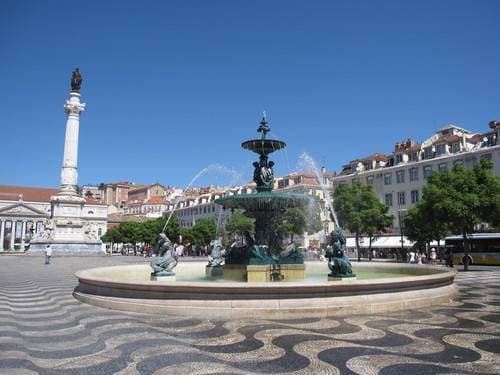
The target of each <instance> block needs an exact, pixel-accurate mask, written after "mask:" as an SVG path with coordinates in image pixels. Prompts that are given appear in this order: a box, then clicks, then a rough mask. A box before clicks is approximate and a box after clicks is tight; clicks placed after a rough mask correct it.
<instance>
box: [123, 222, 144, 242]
mask: <svg viewBox="0 0 500 375" xmlns="http://www.w3.org/2000/svg"><path fill="white" fill-rule="evenodd" d="M142 230H143V226H142V224H141V223H136V222H133V221H127V222H125V223H121V224H120V226H119V227H118V232H119V234H120V236H121V242H123V243H131V244H134V247H135V244H136V243H137V242H141V240H142V238H143V235H142Z"/></svg>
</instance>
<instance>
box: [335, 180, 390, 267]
mask: <svg viewBox="0 0 500 375" xmlns="http://www.w3.org/2000/svg"><path fill="white" fill-rule="evenodd" d="M333 206H334V209H335V212H336V213H337V218H338V220H339V225H340V226H341V227H342V228H346V229H347V230H348V231H349V232H351V233H353V234H354V236H355V241H356V250H357V252H358V261H361V252H360V250H359V237H360V236H361V235H362V234H364V233H366V234H368V235H370V233H371V235H372V236H373V234H374V233H375V231H383V230H384V229H385V227H386V226H387V225H388V224H390V223H391V222H392V220H393V217H392V215H387V208H386V207H385V205H384V204H382V203H381V202H380V201H379V200H378V198H377V196H376V195H375V193H374V192H373V190H372V187H371V185H366V184H361V183H356V184H353V185H346V184H341V185H339V186H337V188H336V189H335V190H334V192H333ZM386 224H387V225H386Z"/></svg>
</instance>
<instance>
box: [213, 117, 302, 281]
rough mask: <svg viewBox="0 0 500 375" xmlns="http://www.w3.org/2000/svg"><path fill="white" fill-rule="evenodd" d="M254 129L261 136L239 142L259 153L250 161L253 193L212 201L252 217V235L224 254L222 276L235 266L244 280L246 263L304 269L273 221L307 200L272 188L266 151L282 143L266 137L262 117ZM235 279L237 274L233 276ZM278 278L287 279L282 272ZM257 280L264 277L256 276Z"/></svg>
mask: <svg viewBox="0 0 500 375" xmlns="http://www.w3.org/2000/svg"><path fill="white" fill-rule="evenodd" d="M257 131H258V132H259V133H261V138H259V139H252V140H248V141H245V142H243V143H242V144H241V146H242V147H243V148H245V149H247V150H250V151H252V152H255V153H257V154H258V155H259V161H256V162H254V163H253V166H254V173H253V180H254V182H255V184H256V190H257V193H255V194H241V195H232V196H226V197H222V198H219V199H217V200H216V201H215V203H217V204H220V205H222V206H223V207H224V208H225V209H227V208H230V209H242V210H245V211H246V215H247V216H249V217H252V218H254V219H255V222H254V224H255V236H252V235H251V234H250V233H246V234H245V245H244V246H231V247H230V248H229V249H228V252H227V254H226V257H225V266H224V267H225V268H224V272H225V275H230V274H232V272H230V271H229V270H230V269H232V270H235V269H238V270H239V271H238V272H240V271H241V273H243V274H244V276H243V279H246V280H248V281H250V279H251V277H249V275H248V271H249V270H250V269H253V268H252V267H250V268H249V267H247V266H269V265H274V266H275V267H274V270H275V272H276V269H281V270H283V272H285V271H286V269H288V268H289V269H294V270H295V269H302V270H303V269H304V256H303V254H302V252H301V251H299V249H298V248H297V246H295V245H294V244H286V243H284V240H285V239H284V238H283V236H282V234H280V233H279V232H278V231H276V230H275V223H277V222H279V221H280V220H283V214H284V213H285V212H286V210H287V209H289V208H293V207H299V208H303V207H306V206H307V204H308V202H309V199H310V198H309V197H307V196H306V195H304V194H292V193H275V192H273V191H272V190H273V185H274V173H273V166H274V162H273V161H271V160H269V154H271V153H273V152H274V151H277V150H280V149H283V148H285V147H286V144H285V142H283V141H279V140H276V139H268V138H267V133H268V132H269V131H270V128H269V126H268V123H267V121H266V118H265V117H263V118H262V121H261V122H260V127H259V128H258V129H257ZM276 265H277V266H278V267H277V266H276ZM289 265H295V266H296V267H291V266H289ZM254 268H255V267H254ZM267 268H269V267H267ZM226 271H227V272H226ZM285 273H286V272H285ZM293 274H294V275H295V276H293V279H297V277H298V279H302V278H303V272H302V273H300V272H295V271H294V272H293ZM297 275H298V276H297ZM233 276H234V275H233ZM233 276H229V278H235V277H233ZM296 276H297V277H296ZM224 278H226V276H224ZM236 279H239V277H238V276H237V277H236ZM268 279H269V275H267V276H266V279H265V281H267V280H268ZM282 279H284V280H287V277H286V275H285V276H284V278H282ZM259 281H264V280H261V279H259Z"/></svg>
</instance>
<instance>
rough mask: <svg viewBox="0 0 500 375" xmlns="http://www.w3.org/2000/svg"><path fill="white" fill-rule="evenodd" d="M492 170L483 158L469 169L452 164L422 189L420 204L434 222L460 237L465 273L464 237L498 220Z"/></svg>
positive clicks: (499, 188) (499, 192)
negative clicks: (484, 224)
mask: <svg viewBox="0 0 500 375" xmlns="http://www.w3.org/2000/svg"><path fill="white" fill-rule="evenodd" d="M492 168H493V163H492V162H491V161H489V160H485V159H482V160H480V161H479V163H477V164H476V165H475V166H474V167H473V168H472V169H466V168H464V167H463V166H461V165H455V166H454V167H453V170H452V171H450V172H442V173H433V174H432V175H431V176H430V177H429V179H428V181H427V184H426V186H424V189H423V201H424V202H425V204H426V205H428V206H429V207H430V208H431V209H432V210H433V212H434V215H435V217H436V219H437V220H440V221H442V222H444V223H446V225H447V227H448V228H449V229H450V231H451V232H453V233H457V234H461V235H462V237H463V242H464V252H465V256H464V270H465V271H467V270H468V268H469V267H468V266H469V261H470V257H469V251H470V243H469V240H468V235H469V234H471V233H473V232H474V228H475V227H476V226H477V225H478V224H479V223H481V222H487V223H491V224H492V225H497V224H498V222H499V220H500V179H499V177H498V176H495V175H494V174H493V173H492V171H491V169H492Z"/></svg>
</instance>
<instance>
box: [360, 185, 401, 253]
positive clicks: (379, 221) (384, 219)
mask: <svg viewBox="0 0 500 375" xmlns="http://www.w3.org/2000/svg"><path fill="white" fill-rule="evenodd" d="M373 197H375V200H374V201H373V202H371V203H368V206H371V208H367V209H366V210H365V211H364V212H363V215H362V223H363V225H362V231H363V232H364V233H366V234H367V235H368V238H369V246H368V259H369V260H372V240H373V238H374V237H375V234H377V233H381V232H384V230H385V228H387V227H388V226H389V225H391V224H392V221H393V220H394V217H393V216H392V215H389V214H388V213H387V212H388V211H389V207H387V206H386V205H385V204H382V203H380V201H379V200H378V199H377V197H376V196H375V194H373V195H370V199H372V200H373Z"/></svg>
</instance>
